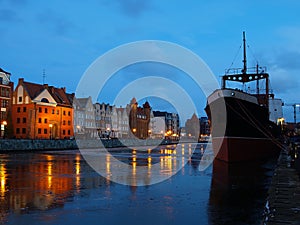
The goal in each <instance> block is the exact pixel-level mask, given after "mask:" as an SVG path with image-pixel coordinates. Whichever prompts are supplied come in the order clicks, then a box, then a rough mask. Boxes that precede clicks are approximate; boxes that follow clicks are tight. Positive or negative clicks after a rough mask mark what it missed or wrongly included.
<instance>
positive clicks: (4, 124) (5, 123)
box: [1, 120, 7, 138]
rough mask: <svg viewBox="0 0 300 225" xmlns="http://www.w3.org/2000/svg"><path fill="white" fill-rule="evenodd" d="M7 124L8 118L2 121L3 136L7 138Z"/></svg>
mask: <svg viewBox="0 0 300 225" xmlns="http://www.w3.org/2000/svg"><path fill="white" fill-rule="evenodd" d="M6 126H7V122H6V120H4V121H2V123H1V138H5V133H6Z"/></svg>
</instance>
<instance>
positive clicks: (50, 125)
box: [49, 123, 53, 139]
mask: <svg viewBox="0 0 300 225" xmlns="http://www.w3.org/2000/svg"><path fill="white" fill-rule="evenodd" d="M49 127H50V139H52V127H53V124H52V123H50V124H49Z"/></svg>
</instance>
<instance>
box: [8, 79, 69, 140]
mask: <svg viewBox="0 0 300 225" xmlns="http://www.w3.org/2000/svg"><path fill="white" fill-rule="evenodd" d="M73 98H74V94H68V93H66V89H65V88H56V87H53V86H48V85H47V84H44V85H41V84H35V83H30V82H25V81H24V79H23V78H20V79H19V82H18V84H17V86H16V88H15V91H14V92H13V98H12V99H13V102H12V118H13V119H12V124H13V129H14V136H15V137H16V138H28V139H69V138H71V137H73V136H74V131H73V107H72V104H73Z"/></svg>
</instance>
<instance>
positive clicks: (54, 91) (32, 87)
mask: <svg viewBox="0 0 300 225" xmlns="http://www.w3.org/2000/svg"><path fill="white" fill-rule="evenodd" d="M23 87H24V88H25V90H26V91H27V93H28V95H29V97H30V98H31V99H32V100H33V99H35V98H36V97H37V96H38V95H39V94H40V93H41V92H42V91H44V90H45V89H46V90H48V92H49V93H50V94H51V96H52V97H53V99H54V100H55V101H56V103H57V104H58V105H64V106H70V107H72V104H73V97H74V94H69V93H66V91H65V88H56V87H54V86H48V85H47V84H44V85H41V84H35V83H30V82H25V81H23Z"/></svg>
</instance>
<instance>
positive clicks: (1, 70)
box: [0, 68, 11, 75]
mask: <svg viewBox="0 0 300 225" xmlns="http://www.w3.org/2000/svg"><path fill="white" fill-rule="evenodd" d="M0 72H2V73H6V74H9V75H11V74H10V73H9V72H7V71H5V70H3V69H2V68H0Z"/></svg>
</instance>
